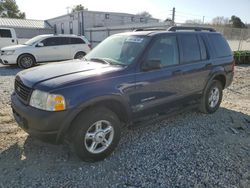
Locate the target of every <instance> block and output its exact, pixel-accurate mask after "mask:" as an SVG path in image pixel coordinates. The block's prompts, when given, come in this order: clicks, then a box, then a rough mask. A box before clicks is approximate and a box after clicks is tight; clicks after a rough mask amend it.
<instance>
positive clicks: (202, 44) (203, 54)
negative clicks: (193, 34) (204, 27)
mask: <svg viewBox="0 0 250 188" xmlns="http://www.w3.org/2000/svg"><path fill="white" fill-rule="evenodd" d="M200 49H201V60H206V59H208V55H207V49H206V46H205V42H204V39H203V38H201V37H200Z"/></svg>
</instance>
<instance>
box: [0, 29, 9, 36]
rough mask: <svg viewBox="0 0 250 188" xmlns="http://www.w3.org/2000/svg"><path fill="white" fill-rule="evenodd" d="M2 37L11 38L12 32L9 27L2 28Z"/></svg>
mask: <svg viewBox="0 0 250 188" xmlns="http://www.w3.org/2000/svg"><path fill="white" fill-rule="evenodd" d="M0 38H11V32H10V30H9V29H0Z"/></svg>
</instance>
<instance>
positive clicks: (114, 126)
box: [72, 107, 121, 162]
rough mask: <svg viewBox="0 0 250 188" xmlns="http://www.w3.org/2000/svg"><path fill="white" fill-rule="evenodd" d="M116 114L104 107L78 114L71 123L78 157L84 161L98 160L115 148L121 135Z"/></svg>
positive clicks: (73, 141)
mask: <svg viewBox="0 0 250 188" xmlns="http://www.w3.org/2000/svg"><path fill="white" fill-rule="evenodd" d="M120 124H121V123H120V121H119V119H118V117H117V115H116V114H115V113H114V112H112V111H111V110H109V109H107V108H105V107H95V108H91V109H89V110H88V111H85V112H83V113H82V114H80V115H79V116H78V117H77V118H76V120H75V121H74V123H73V127H74V130H73V134H72V143H73V147H74V149H75V152H76V154H77V155H78V157H79V158H80V159H81V160H83V161H86V162H95V161H100V160H103V159H105V158H106V157H108V156H109V155H110V154H111V153H112V152H113V151H114V149H115V148H116V146H117V144H118V143H119V141H120V137H121V127H120Z"/></svg>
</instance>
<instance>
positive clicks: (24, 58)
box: [17, 54, 35, 69]
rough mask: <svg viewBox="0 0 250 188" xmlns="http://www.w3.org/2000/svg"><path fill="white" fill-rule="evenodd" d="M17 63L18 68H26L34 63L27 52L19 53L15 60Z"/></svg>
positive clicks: (33, 59)
mask: <svg viewBox="0 0 250 188" xmlns="http://www.w3.org/2000/svg"><path fill="white" fill-rule="evenodd" d="M17 65H18V66H19V67H20V68H24V69H28V68H30V67H32V66H34V65H35V58H34V57H33V56H32V55H29V54H24V55H21V56H20V57H19V58H18V60H17Z"/></svg>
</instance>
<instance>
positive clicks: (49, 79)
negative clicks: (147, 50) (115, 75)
mask: <svg viewBox="0 0 250 188" xmlns="http://www.w3.org/2000/svg"><path fill="white" fill-rule="evenodd" d="M121 69H122V67H120V66H113V65H109V64H101V63H96V62H87V61H82V60H70V61H64V62H59V63H51V64H47V65H41V66H37V67H34V68H31V69H27V70H24V71H21V72H19V73H18V74H17V77H18V79H21V81H22V82H23V83H24V84H25V85H26V86H28V87H31V88H34V86H36V85H38V84H39V83H44V84H40V85H43V87H49V88H51V89H54V87H58V86H61V85H63V84H66V83H67V84H68V83H72V82H74V81H77V80H82V79H86V78H90V77H91V78H92V77H95V76H96V77H99V76H100V75H103V74H104V73H108V72H113V71H116V70H121ZM46 90H47V89H46Z"/></svg>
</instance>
